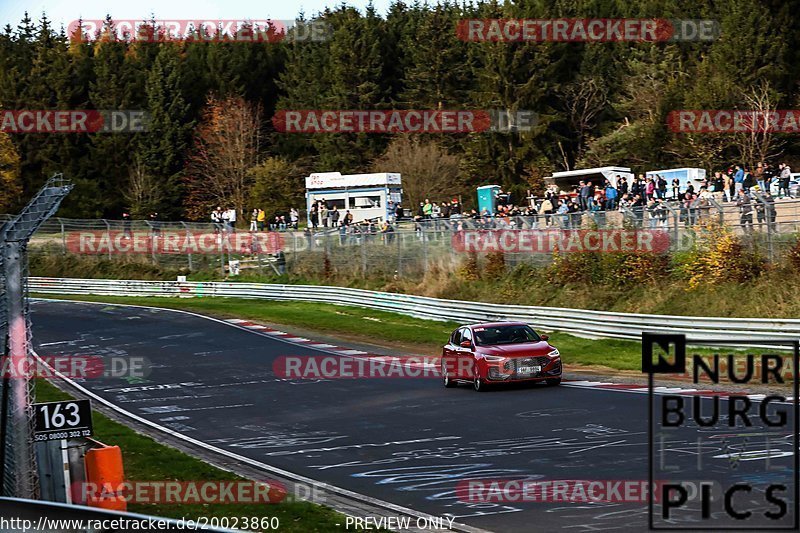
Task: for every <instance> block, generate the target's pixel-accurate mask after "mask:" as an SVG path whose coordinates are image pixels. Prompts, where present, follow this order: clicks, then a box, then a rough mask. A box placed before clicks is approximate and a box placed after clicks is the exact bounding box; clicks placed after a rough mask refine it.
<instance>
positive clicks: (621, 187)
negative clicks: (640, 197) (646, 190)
mask: <svg viewBox="0 0 800 533" xmlns="http://www.w3.org/2000/svg"><path fill="white" fill-rule="evenodd" d="M617 191H619V195H618V197H619V198H622V197H623V196H624V195H626V194H628V180H627V178H623V177H622V176H620V175H619V174H617Z"/></svg>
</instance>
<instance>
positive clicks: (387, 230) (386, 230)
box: [381, 222, 394, 244]
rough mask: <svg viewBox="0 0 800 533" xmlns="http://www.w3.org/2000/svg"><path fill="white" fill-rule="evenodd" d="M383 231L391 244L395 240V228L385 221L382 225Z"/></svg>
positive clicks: (387, 241)
mask: <svg viewBox="0 0 800 533" xmlns="http://www.w3.org/2000/svg"><path fill="white" fill-rule="evenodd" d="M381 233H383V235H384V239H385V241H386V243H387V244H390V243H391V242H392V241H393V240H394V228H393V227H392V225H391V224H389V223H388V222H384V223H383V225H382V226H381Z"/></svg>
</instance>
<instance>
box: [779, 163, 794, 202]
mask: <svg viewBox="0 0 800 533" xmlns="http://www.w3.org/2000/svg"><path fill="white" fill-rule="evenodd" d="M780 168H781V173H780V178H779V180H778V196H779V197H780V198H783V197H785V196H791V194H790V191H789V182H790V181H791V180H792V169H791V168H789V165H787V164H786V163H781V165H780Z"/></svg>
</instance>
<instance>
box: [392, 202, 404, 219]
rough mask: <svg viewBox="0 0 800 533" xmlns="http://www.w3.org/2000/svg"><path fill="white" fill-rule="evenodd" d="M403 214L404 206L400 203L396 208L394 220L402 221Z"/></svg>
mask: <svg viewBox="0 0 800 533" xmlns="http://www.w3.org/2000/svg"><path fill="white" fill-rule="evenodd" d="M403 214H404V213H403V206H402V205H401V204H400V203H398V204H397V205H395V206H394V219H395V220H400V219H401V218H403Z"/></svg>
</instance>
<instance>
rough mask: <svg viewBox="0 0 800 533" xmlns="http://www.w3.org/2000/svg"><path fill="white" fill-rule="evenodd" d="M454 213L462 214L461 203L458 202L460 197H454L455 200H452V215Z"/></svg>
mask: <svg viewBox="0 0 800 533" xmlns="http://www.w3.org/2000/svg"><path fill="white" fill-rule="evenodd" d="M453 215H459V216H461V204H460V203H459V202H458V198H453V201H451V202H450V216H453Z"/></svg>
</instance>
